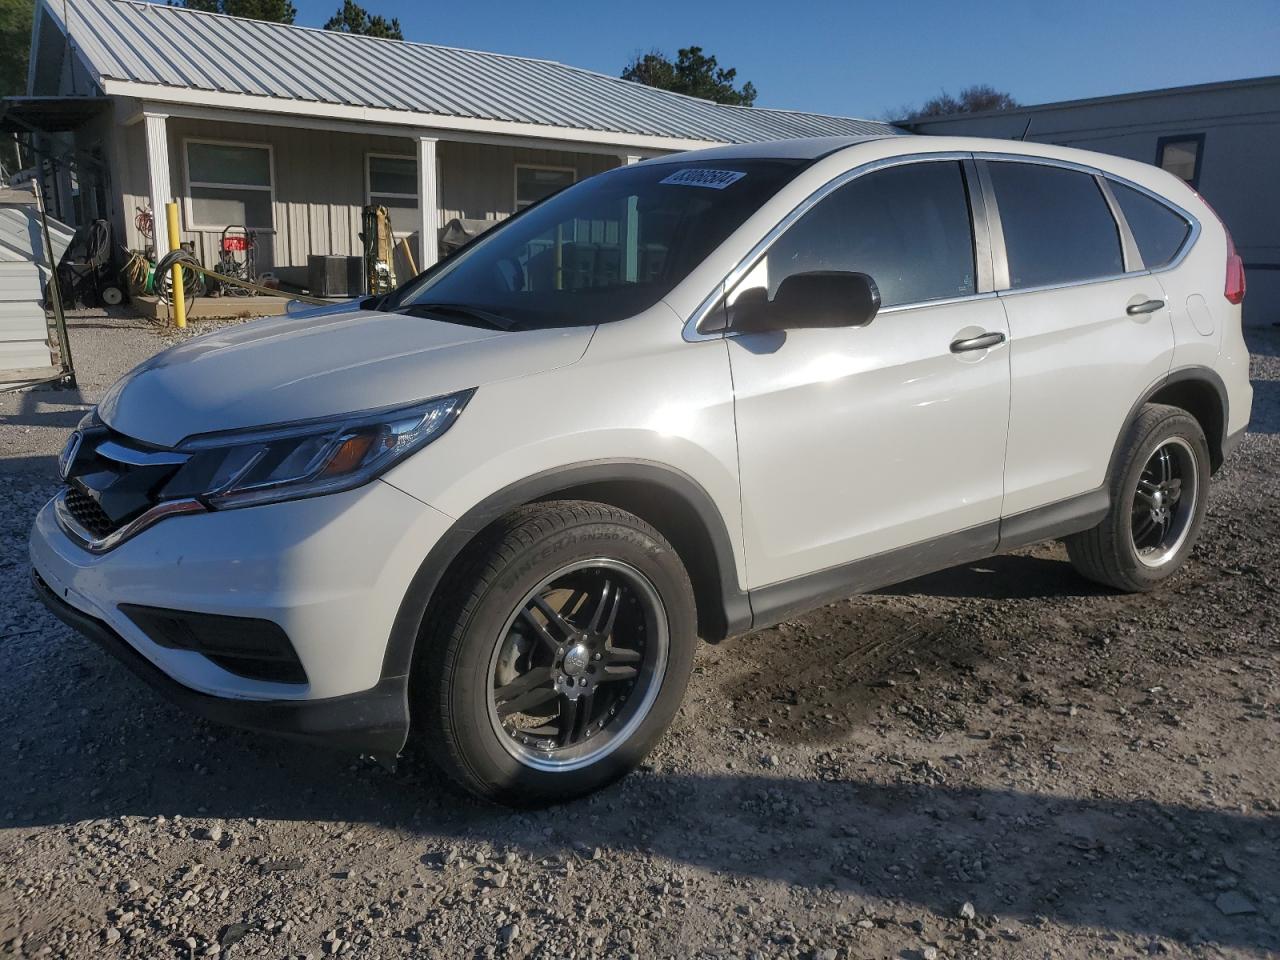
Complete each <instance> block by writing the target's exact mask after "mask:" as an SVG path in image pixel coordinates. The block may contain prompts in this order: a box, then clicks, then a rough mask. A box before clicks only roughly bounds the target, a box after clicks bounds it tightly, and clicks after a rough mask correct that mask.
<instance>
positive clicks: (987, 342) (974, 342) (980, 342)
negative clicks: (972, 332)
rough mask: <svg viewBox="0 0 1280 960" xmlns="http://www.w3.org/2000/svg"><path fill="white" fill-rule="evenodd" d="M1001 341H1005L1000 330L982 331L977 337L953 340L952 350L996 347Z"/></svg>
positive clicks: (953, 351) (958, 351)
mask: <svg viewBox="0 0 1280 960" xmlns="http://www.w3.org/2000/svg"><path fill="white" fill-rule="evenodd" d="M1001 343H1004V334H1003V333H1000V332H999V331H993V332H991V333H980V334H978V335H977V336H976V337H965V338H964V339H962V340H952V341H951V352H952V353H965V352H966V351H969V350H986V349H987V348H988V347H994V346H996V345H997V344H1001Z"/></svg>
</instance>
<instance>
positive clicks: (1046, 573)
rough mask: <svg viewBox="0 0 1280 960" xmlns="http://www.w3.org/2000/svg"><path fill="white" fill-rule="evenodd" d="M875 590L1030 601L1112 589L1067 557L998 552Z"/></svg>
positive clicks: (1101, 593)
mask: <svg viewBox="0 0 1280 960" xmlns="http://www.w3.org/2000/svg"><path fill="white" fill-rule="evenodd" d="M876 593H878V594H881V595H884V596H895V597H947V598H952V599H961V598H965V597H981V598H985V599H988V600H1030V599H1041V598H1046V597H1097V596H1107V595H1109V594H1111V593H1113V591H1110V590H1107V589H1106V588H1105V587H1101V586H1098V585H1097V584H1094V583H1091V582H1089V581H1088V580H1086V579H1084V578H1083V577H1082V576H1080V574H1078V573H1077V572H1076V571H1075V568H1074V567H1072V566H1071V564H1070V563H1068V562H1067V561H1066V560H1060V559H1056V558H1053V557H1042V556H1031V555H1027V554H1000V555H998V556H994V557H988V558H986V559H985V560H979V561H977V562H975V563H965V564H961V565H960V566H958V567H950V568H948V569H946V570H940V571H938V572H937V573H930V574H927V575H926V576H923V577H917V578H916V579H915V580H908V581H906V582H905V583H899V584H895V585H894V586H891V587H885V588H884V589H882V590H877V591H876Z"/></svg>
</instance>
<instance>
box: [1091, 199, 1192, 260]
mask: <svg viewBox="0 0 1280 960" xmlns="http://www.w3.org/2000/svg"><path fill="white" fill-rule="evenodd" d="M1111 192H1112V193H1113V194H1115V198H1116V202H1117V203H1118V204H1120V210H1121V212H1122V213H1124V218H1125V220H1126V221H1127V222H1128V224H1129V230H1130V231H1131V232H1132V233H1133V238H1134V239H1135V240H1136V241H1138V252H1139V253H1141V254H1142V265H1143V266H1144V267H1147V268H1148V269H1155V268H1156V267H1163V266H1164V265H1165V264H1166V263H1168V262H1169V261H1170V260H1172V259H1173V258H1174V257H1176V256H1177V255H1178V251H1179V250H1181V249H1182V245H1183V243H1185V242H1186V239H1187V237H1188V236H1189V235H1190V233H1191V224H1189V223H1187V221H1186V220H1184V219H1183V218H1182V215H1181V214H1178V213H1175V212H1174V211H1173V210H1170V209H1169V208H1168V207H1166V206H1165V205H1164V204H1163V203H1161V202H1160V201H1159V200H1156V199H1155V198H1154V197H1151V196H1148V195H1147V194H1145V193H1143V192H1142V191H1140V190H1135V189H1133V187H1126V186H1125V185H1124V184H1123V183H1116V182H1115V181H1114V180H1113V181H1111Z"/></svg>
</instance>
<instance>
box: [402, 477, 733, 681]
mask: <svg viewBox="0 0 1280 960" xmlns="http://www.w3.org/2000/svg"><path fill="white" fill-rule="evenodd" d="M551 500H592V501H596V502H599V503H607V504H609V505H610V506H614V507H618V508H620V509H623V510H626V511H628V512H630V513H634V514H635V515H636V516H638V517H640V518H641V519H642V520H644V521H645V522H647V523H649V524H651V525H652V526H653V527H655V528H656V529H657V530H658V532H660V533H661V534H662V535H663V536H664V537H666V538H667V540H668V541H670V543H671V545H672V546H673V547H674V548H675V550H676V552H677V553H678V554H679V556H680V559H681V561H682V562H683V563H684V565H685V569H686V570H687V571H688V573H689V579H690V581H691V582H692V584H693V589H694V598H695V601H696V603H697V610H698V629H699V633H700V634H701V635H702V636H703V638H705V639H707V640H710V641H717V640H721V639H724V638H725V637H727V636H731V635H733V634H735V633H739V632H742V631H744V630H746V629H747V628H748V627H749V626H750V624H751V607H750V604H749V602H748V600H747V595H746V593H745V592H743V591H742V590H741V589H739V586H738V576H737V565H736V562H735V555H734V550H733V543H732V540H731V538H730V536H729V531H728V528H727V527H726V526H725V523H724V519H723V517H722V516H721V515H720V512H719V510H718V509H717V507H716V505H715V501H714V500H712V498H711V496H710V494H708V493H707V492H706V490H704V489H703V488H702V486H701V485H700V484H699V483H698V482H697V481H696V480H694V479H693V478H692V477H689V476H687V475H686V474H684V473H682V472H680V471H677V470H674V469H672V468H671V467H667V466H664V465H660V464H655V463H651V462H648V461H592V462H589V463H583V464H577V465H574V466H568V467H563V468H557V469H555V470H549V471H545V472H543V473H540V474H536V475H534V476H531V477H527V478H525V479H523V480H520V481H517V482H516V483H513V484H511V485H510V486H508V487H505V488H503V489H502V490H499V491H497V492H496V493H493V494H491V495H490V496H488V497H486V498H485V499H483V500H482V501H480V503H478V504H476V505H475V506H474V507H472V508H471V509H470V510H468V511H467V512H466V513H465V514H463V515H462V516H461V517H460V518H458V520H456V521H455V522H454V524H453V525H452V526H451V527H450V528H449V530H448V531H447V532H446V533H445V535H444V536H443V537H441V538H440V540H439V541H438V542H437V543H436V544H435V546H433V547H432V548H431V550H430V552H428V554H427V556H426V558H425V559H424V560H423V561H422V564H421V565H420V566H419V568H418V571H417V573H416V574H415V575H414V578H413V580H412V581H411V582H410V584H409V589H408V590H407V591H406V593H405V596H404V598H403V599H402V600H401V603H400V609H399V611H398V612H397V614H396V619H395V622H394V623H393V625H392V629H391V636H390V638H389V640H388V643H387V650H386V654H385V656H384V658H383V676H407V675H408V674H409V672H410V668H411V666H412V663H413V657H414V650H415V648H416V646H417V640H418V636H419V633H420V632H421V628H422V625H423V623H424V621H425V620H426V618H427V617H428V616H429V615H430V612H431V608H432V603H433V600H434V599H435V597H436V590H437V587H438V586H439V584H440V583H441V581H442V580H443V579H444V577H445V575H446V574H447V573H448V571H449V569H450V568H451V567H452V566H453V564H454V562H455V561H457V559H458V557H459V556H460V555H461V553H462V551H463V550H465V549H466V547H467V545H468V544H470V543H471V542H472V541H473V540H474V539H475V538H476V536H478V535H479V534H480V533H481V532H482V531H483V530H484V529H485V528H486V527H488V526H489V525H490V524H491V523H493V522H494V521H495V520H497V519H498V518H500V517H502V516H503V515H505V514H506V513H508V512H509V511H511V510H513V509H515V508H516V507H519V506H523V505H525V504H529V503H538V502H546V501H551Z"/></svg>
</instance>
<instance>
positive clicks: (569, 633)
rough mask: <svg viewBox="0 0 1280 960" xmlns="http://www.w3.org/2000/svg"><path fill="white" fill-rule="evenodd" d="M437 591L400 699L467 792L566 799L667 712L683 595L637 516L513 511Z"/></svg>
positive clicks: (662, 551) (673, 563)
mask: <svg viewBox="0 0 1280 960" xmlns="http://www.w3.org/2000/svg"><path fill="white" fill-rule="evenodd" d="M441 591H442V593H441V596H442V597H443V598H444V603H443V604H442V605H441V606H440V607H439V609H438V610H437V611H435V612H434V613H433V623H434V630H433V635H432V636H431V637H429V638H428V642H427V645H426V646H425V648H424V650H423V655H422V658H421V662H420V664H419V666H420V670H419V673H418V678H417V681H416V683H415V703H414V707H415V711H416V715H417V718H418V720H419V721H420V722H421V725H422V726H423V727H424V729H425V732H426V734H427V737H428V744H429V749H430V750H431V752H432V754H433V755H434V756H435V758H436V760H437V761H438V762H439V763H440V764H441V765H442V766H443V767H444V769H445V770H446V771H447V772H448V773H449V774H450V775H451V776H452V777H453V778H454V779H455V780H457V781H458V782H459V783H460V784H461V785H462V786H464V787H466V788H467V789H468V790H470V791H471V792H473V793H475V794H477V795H479V796H482V797H485V798H486V799H490V800H495V801H498V802H503V803H508V804H513V805H534V804H540V803H548V802H554V801H557V800H565V799H569V798H571V797H575V796H579V795H581V794H584V793H587V792H589V791H591V790H595V789H597V788H598V787H600V786H602V785H604V784H606V783H608V782H610V781H612V780H614V779H616V778H617V777H619V776H621V775H623V774H624V773H626V772H627V771H628V770H630V769H631V768H632V767H634V766H635V764H637V763H638V762H639V761H640V759H641V758H643V756H644V755H645V754H646V753H647V752H648V750H649V749H650V748H651V747H652V745H653V744H654V743H655V742H656V741H657V739H658V738H659V737H660V736H661V734H662V732H663V731H664V730H665V729H666V727H667V725H668V724H669V723H670V722H671V720H672V718H673V717H674V716H675V713H676V711H677V710H678V708H679V706H680V701H681V699H682V698H683V695H684V689H685V685H686V683H687V681H688V676H689V670H690V666H691V663H692V657H693V648H694V645H695V642H696V622H697V621H696V614H695V609H694V601H693V591H692V588H691V587H690V585H689V579H688V576H687V575H686V573H685V570H684V567H683V566H682V565H681V563H680V560H679V558H678V556H677V555H676V553H675V551H674V550H673V549H672V547H671V545H670V544H668V543H667V542H666V540H665V539H663V537H662V536H661V534H659V533H658V532H657V531H656V530H654V529H653V528H652V527H650V526H649V525H648V524H646V523H644V522H643V521H642V520H640V519H639V518H637V517H635V516H633V515H631V514H629V513H626V512H625V511H622V510H618V509H616V508H613V507H608V506H605V505H602V504H595V503H587V502H581V501H563V502H556V503H548V504H538V505H534V506H531V507H525V508H521V509H520V510H518V511H516V512H514V513H512V514H511V515H510V516H508V517H506V518H504V519H503V520H502V521H499V522H498V523H497V524H496V525H495V526H494V527H493V528H491V529H490V530H489V531H488V532H487V533H486V534H485V535H482V537H481V539H480V540H479V541H478V542H477V543H476V544H474V545H473V546H472V547H471V548H470V549H469V550H468V551H467V554H466V555H465V556H464V557H463V558H462V560H461V561H460V562H459V565H458V567H457V569H456V572H455V573H454V574H452V575H451V576H450V578H449V581H448V583H446V584H443V585H442V587H441Z"/></svg>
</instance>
